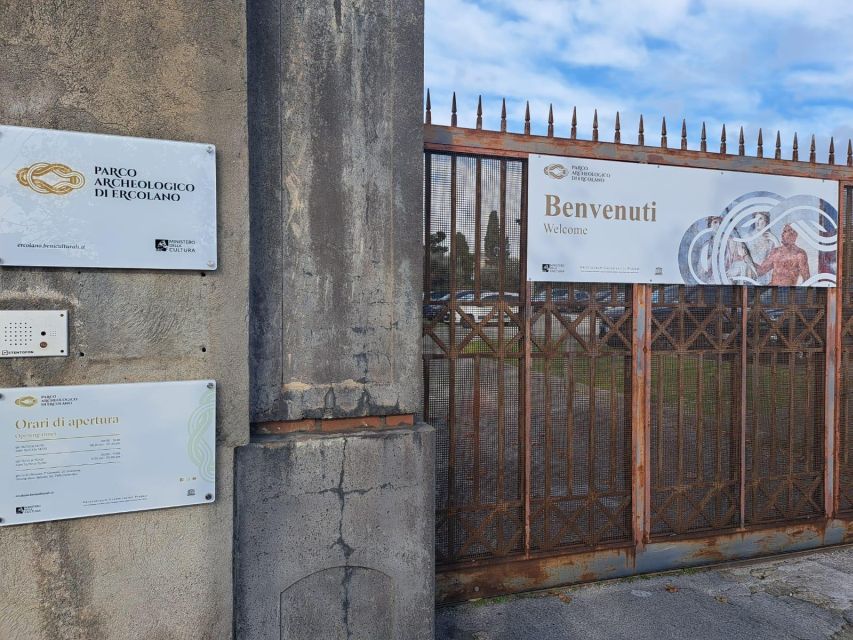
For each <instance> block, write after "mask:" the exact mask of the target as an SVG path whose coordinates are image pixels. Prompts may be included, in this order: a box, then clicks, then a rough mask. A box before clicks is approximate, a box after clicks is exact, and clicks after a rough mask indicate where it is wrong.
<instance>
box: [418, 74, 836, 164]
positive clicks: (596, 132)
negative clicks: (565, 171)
mask: <svg viewBox="0 0 853 640" xmlns="http://www.w3.org/2000/svg"><path fill="white" fill-rule="evenodd" d="M424 123H425V124H427V125H431V124H432V99H431V96H430V91H429V89H427V92H426V110H425V115H424ZM450 126H451V127H457V126H459V125H458V113H457V107H456V92H455V91H454V92H453V96H452V100H451V107H450ZM523 126H524V129H523V131H524V135H531V126H532V119H531V114H530V102H529V101H528V102H527V103H526V104H525V110H524V125H523ZM555 127H556V124H555V118H554V105H553V104H549V105H548V117H547V133H546V135H547V137H549V138H553V137H555V135H556V134H555ZM475 128H476V129H478V130H482V129H483V97H482V96H479V97H478V99H477V116H476V122H475ZM500 131H501V132H504V133H505V132H507V110H506V98H504V99H502V100H501V116H500ZM600 136H601V130H600V127H599V122H598V109H595V110H593V116H592V135H591V141H592V142H599V141H600ZM569 139H570V140H577V139H578V110H577V107H573V108H572V118H571V125H570V129H569ZM613 142H614V143H615V144H622V123H621V116H620V113H619V112H618V111H617V112H616V118H615V120H614V127H613ZM637 145H638V146H645V145H646V132H645V123H644V121H643V116H642V114H641V115H640V121H639V126H638V128H637ZM660 146H661V148H663V149H667V148H668V147H669V145H668V137H667V129H666V117H664V118H662V120H661V131H660ZM680 148H681V150H682V151H687V150H688V138H687V120H686V119H682V120H681V140H680ZM699 151H702V152H704V153H708V136H707V130H706V126H705V123H704V122H703V123H702V128H701V133H700V137H699ZM719 153H720V155H726V154H727V140H726V125H725V124H723V125H722V129H721V131H720V150H719ZM738 155H739V156H745V155H747V154H746V137H745V133H744V128H743V127H742V126H741V127H740V131H739V133H738ZM799 156H800V150H799V137H798V134H797V133H794V138H793V143H792V145H791V160H793V161H795V162H798V161H799ZM755 157H757V158H764V157H765V156H764V132H763V129H759V130H758V139H757V143H756V147H755ZM773 158H774V159H775V160H782V159H783V158H782V135H781V132H779V131H777V132H776V144H775V147H774V152H773ZM809 162H810V163H812V164H815V163H817V143H816V139H815V135H814V134H812V135H811V142H810V145H809ZM827 164H831V165H834V164H835V138H834V137H831V138H830V140H829V148H828V153H827ZM846 164H847V166H848V167H853V140H849V139H848V141H847V161H846Z"/></svg>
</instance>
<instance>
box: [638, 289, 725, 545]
mask: <svg viewBox="0 0 853 640" xmlns="http://www.w3.org/2000/svg"><path fill="white" fill-rule="evenodd" d="M651 318H652V322H651V331H652V355H651V374H650V375H651V378H650V387H651V393H650V396H651V400H650V460H649V466H650V498H651V505H650V515H651V535H652V537H662V536H674V535H684V534H692V533H696V532H702V531H714V530H722V529H729V528H733V527H736V526H738V525H739V524H740V453H739V451H740V423H741V420H740V411H739V408H740V405H741V402H740V395H741V376H742V366H741V354H742V343H741V336H742V331H741V318H742V316H741V290H740V288H737V287H683V286H679V285H669V286H655V287H653V288H652V305H651Z"/></svg>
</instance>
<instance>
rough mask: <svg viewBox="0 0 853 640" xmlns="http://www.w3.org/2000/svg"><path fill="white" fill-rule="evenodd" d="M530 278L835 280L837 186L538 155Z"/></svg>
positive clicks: (533, 162)
mask: <svg viewBox="0 0 853 640" xmlns="http://www.w3.org/2000/svg"><path fill="white" fill-rule="evenodd" d="M528 170H529V190H528V202H527V204H528V208H527V211H528V252H527V256H528V259H527V273H528V278H529V279H530V280H536V281H544V282H555V281H558V282H629V283H630V282H646V283H663V284H670V283H672V284H689V285H696V284H719V285H726V284H745V285H760V286H805V287H834V286H835V281H836V263H837V261H836V250H837V239H838V189H839V186H838V182H837V181H833V180H820V179H814V178H795V177H790V176H778V175H766V174H758V173H746V172H737V171H719V170H711V169H697V168H687V167H670V166H661V165H650V164H638V163H632V162H615V161H610V160H587V159H583V158H566V157H557V156H542V155H531V156H530V159H529V164H528Z"/></svg>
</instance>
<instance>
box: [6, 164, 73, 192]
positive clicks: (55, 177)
mask: <svg viewBox="0 0 853 640" xmlns="http://www.w3.org/2000/svg"><path fill="white" fill-rule="evenodd" d="M16 177H17V179H18V183H19V184H20V185H21V186H22V187H27V188H29V189H32V190H33V191H35V192H36V193H42V194H47V195H54V196H66V195H68V194H69V193H71V192H72V191H74V190H75V189H80V188H82V187H83V185H84V184H86V178H85V176H84V175H83V174H82V173H80V172H79V171H75V170H74V169H72V168H71V167H69V166H68V165H66V164H61V163H59V162H36V163H35V164H32V165H30V166H29V167H23V168H22V169H18V173H17V174H16Z"/></svg>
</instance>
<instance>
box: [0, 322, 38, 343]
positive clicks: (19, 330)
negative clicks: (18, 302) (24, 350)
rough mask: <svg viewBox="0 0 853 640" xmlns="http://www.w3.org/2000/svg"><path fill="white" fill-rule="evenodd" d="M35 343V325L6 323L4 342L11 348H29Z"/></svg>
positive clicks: (4, 324) (4, 325) (4, 326)
mask: <svg viewBox="0 0 853 640" xmlns="http://www.w3.org/2000/svg"><path fill="white" fill-rule="evenodd" d="M32 341H33V325H32V324H30V323H29V322H4V323H3V342H4V343H5V344H7V345H8V346H9V347H27V346H29V345H30V344H32Z"/></svg>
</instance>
